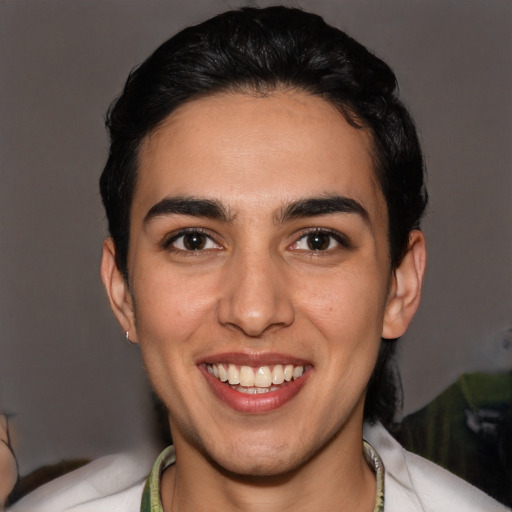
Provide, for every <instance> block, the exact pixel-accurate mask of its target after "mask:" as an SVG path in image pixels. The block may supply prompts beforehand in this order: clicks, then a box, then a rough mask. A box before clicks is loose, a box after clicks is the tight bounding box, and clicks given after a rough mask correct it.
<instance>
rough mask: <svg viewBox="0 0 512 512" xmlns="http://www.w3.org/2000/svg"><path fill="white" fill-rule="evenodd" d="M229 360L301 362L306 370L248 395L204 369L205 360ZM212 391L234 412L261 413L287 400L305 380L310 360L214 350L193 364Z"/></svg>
mask: <svg viewBox="0 0 512 512" xmlns="http://www.w3.org/2000/svg"><path fill="white" fill-rule="evenodd" d="M221 362H222V363H232V364H237V365H246V366H252V367H259V366H273V365H276V364H293V365H296V366H305V367H306V371H305V372H304V375H302V377H300V378H299V379H296V380H292V381H290V382H286V383H284V384H282V385H281V387H279V389H276V390H274V391H269V392H267V393H261V394H255V395H249V394H246V393H240V392H239V391H235V390H234V389H232V388H231V387H230V386H229V385H226V384H225V383H223V382H221V381H220V380H219V379H217V378H215V377H214V376H213V375H211V374H210V373H208V371H207V369H206V365H207V364H215V363H221ZM197 367H198V369H199V371H200V372H201V373H202V375H203V376H204V378H205V379H206V381H207V383H208V384H209V386H210V389H211V390H212V392H213V394H214V395H215V396H216V397H217V398H218V399H219V400H220V401H221V402H223V403H224V404H226V405H227V406H228V407H230V408H232V409H234V410H235V411H238V412H243V413H247V414H264V413H269V412H271V411H274V410H276V409H279V408H280V407H282V406H284V405H285V404H287V403H288V402H289V401H291V400H292V399H293V398H294V397H295V396H296V395H297V394H298V393H299V391H300V390H301V389H302V387H303V386H304V384H306V382H307V380H308V378H309V376H310V375H311V373H312V371H311V370H312V366H311V363H309V362H307V361H304V360H303V359H298V358H296V357H291V356H288V355H284V354H275V353H272V354H243V353H231V352H230V353H224V354H215V355H212V356H209V357H205V358H202V359H201V360H200V361H198V365H197Z"/></svg>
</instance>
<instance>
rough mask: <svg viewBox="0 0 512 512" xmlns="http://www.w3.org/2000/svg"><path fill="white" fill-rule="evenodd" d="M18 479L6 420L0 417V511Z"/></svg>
mask: <svg viewBox="0 0 512 512" xmlns="http://www.w3.org/2000/svg"><path fill="white" fill-rule="evenodd" d="M17 478H18V468H17V465H16V459H15V458H14V454H13V452H12V450H11V447H10V444H9V431H8V425H7V418H6V417H5V416H1V415H0V509H3V505H4V503H5V500H6V499H7V496H9V493H10V492H11V491H12V489H13V487H14V484H15V483H16V480H17Z"/></svg>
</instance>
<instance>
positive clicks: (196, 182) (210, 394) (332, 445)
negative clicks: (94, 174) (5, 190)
mask: <svg viewBox="0 0 512 512" xmlns="http://www.w3.org/2000/svg"><path fill="white" fill-rule="evenodd" d="M371 153H372V146H371V138H370V135H369V133H368V131H367V130H364V129H355V128H353V127H352V126H350V125H349V124H348V123H347V122H346V121H345V119H344V118H343V116H342V115H341V114H340V113H339V112H338V111H337V110H336V109H335V108H334V107H332V106H331V105H330V104H328V103H326V102H325V101H323V100H322V99H320V98H317V97H314V96H310V95H307V94H305V93H302V92H276V93H274V94H271V95H267V96H265V97H258V96H255V95H242V94H225V95H217V96H213V97H209V98H206V99H201V100H195V101H192V102H190V103H188V104H186V105H183V106H181V107H180V108H179V109H178V110H177V111H175V112H174V113H173V114H171V116H170V117H169V118H168V119H167V121H166V122H165V123H164V124H163V125H162V126H160V127H159V128H158V129H157V130H155V131H154V132H153V133H152V134H151V135H150V136H149V137H148V138H147V139H146V141H145V144H144V146H143V147H142V149H141V153H140V167H139V174H138V181H137V185H136V190H135V195H134V200H133V206H132V211H131V228H130V248H129V253H128V272H129V282H128V283H126V282H125V281H124V279H123V277H122V275H121V274H120V273H119V271H118V270H117V269H116V267H115V263H114V254H115V248H114V247H113V244H112V241H111V240H107V241H106V243H105V246H104V255H103V262H102V277H103V280H104V283H105V286H106V288H107V292H108V294H109V297H110V300H111V304H112V308H113V310H114V312H115V314H116V316H117V318H118V320H119V322H120V324H121V326H122V327H123V329H124V330H126V331H129V333H130V338H131V340H133V341H135V342H138V343H139V344H140V348H141V351H142V357H143V360H144V364H145V366H146V369H147V372H148V374H149V377H150V380H151V382H152V384H153V386H154V388H155V390H156V391H157V393H158V394H159V396H160V397H161V398H162V400H163V401H164V403H165V404H166V405H167V407H168V409H169V411H170V412H169V420H170V425H171V430H172V434H173V441H174V444H175V447H176V453H177V464H176V467H175V468H172V470H170V471H168V472H166V474H165V477H164V484H166V485H167V487H166V489H167V490H163V491H162V494H163V502H164V506H165V505H166V502H167V503H170V501H171V500H172V501H173V502H174V504H175V507H176V509H177V510H180V511H181V510H206V508H201V506H204V502H203V505H201V499H202V498H204V497H205V496H206V495H208V500H209V506H210V507H212V508H211V509H212V510H220V509H221V508H217V507H223V508H222V509H223V510H231V509H233V510H253V509H254V510H261V507H262V505H263V504H264V505H265V507H266V510H267V509H268V510H273V509H274V508H272V507H275V509H276V510H277V509H279V510H281V511H282V510H286V508H285V505H286V506H292V505H293V503H295V506H294V510H302V508H300V506H304V509H306V505H307V500H308V498H307V496H309V495H310V494H311V493H312V495H313V496H316V499H315V500H314V504H315V506H313V509H319V508H318V507H319V500H324V502H325V505H326V506H329V503H331V505H332V504H334V502H335V501H334V500H336V502H337V503H338V505H340V504H345V505H346V506H350V507H351V508H350V509H351V510H359V507H361V510H371V509H372V508H371V505H372V502H373V499H374V495H372V493H373V490H374V485H375V484H374V476H373V475H372V473H371V471H370V470H369V469H368V466H367V465H366V464H365V462H364V459H363V457H362V447H361V439H362V422H363V406H364V398H365V390H366V386H367V383H368V380H369V378H370V375H371V373H372V370H373V367H374V364H375V361H376V358H377V353H378V348H379V344H380V342H381V337H385V338H396V337H398V336H400V335H401V334H403V332H404V331H405V329H406V328H407V325H408V323H409V321H410V319H411V318H412V316H413V314H414V312H415V310H416V307H417V304H418V301H419V294H420V288H421V280H422V275H423V269H424V262H425V251H424V240H423V236H422V235H421V233H419V232H413V233H412V234H411V243H410V249H409V252H408V253H407V255H406V257H405V258H404V261H403V263H402V264H401V265H400V267H399V268H398V269H395V270H394V271H393V269H391V267H390V258H389V243H388V234H387V222H388V218H387V209H386V203H385V200H384V197H383V196H382V193H381V191H380V189H379V186H378V184H377V181H376V178H375V173H374V169H373V160H372V154H371ZM184 230H185V231H184ZM229 363H232V364H234V365H235V368H236V369H238V370H240V368H241V366H248V367H250V368H252V369H253V372H257V370H258V368H260V367H263V368H264V369H263V370H261V371H260V373H265V372H266V371H267V370H266V369H265V367H268V369H269V370H270V371H272V370H273V369H274V367H275V366H276V365H279V364H282V365H283V366H286V365H288V364H292V365H294V366H295V367H299V368H300V367H303V370H302V371H304V374H303V375H302V376H301V377H300V378H297V380H295V381H291V382H290V383H288V384H282V385H280V386H278V389H277V390H276V391H270V392H269V393H265V394H256V395H247V394H243V393H240V392H239V391H233V390H232V389H229V388H228V385H227V384H224V383H221V382H220V380H219V379H217V378H215V376H212V375H210V374H209V373H208V365H210V370H212V371H213V366H216V370H217V369H218V365H219V364H222V365H224V366H225V369H227V367H228V366H227V365H228V364H229ZM245 371H247V370H245ZM298 371H299V373H300V370H298ZM198 475H202V477H201V478H199V481H201V482H202V485H201V487H202V488H201V491H199V493H195V494H194V497H191V495H192V494H193V493H192V492H191V489H192V488H193V487H192V486H193V482H194V479H193V478H192V476H193V477H194V478H195V479H196V480H195V481H197V480H198ZM332 475H338V476H337V477H336V478H332ZM247 476H251V477H252V478H249V479H248V478H247ZM291 476H293V478H292V477H291ZM340 481H343V482H346V483H347V486H346V487H347V489H346V490H345V491H343V490H340V485H339V484H340ZM272 482H273V483H274V484H275V483H276V482H279V483H280V484H281V486H280V487H279V489H280V491H278V490H277V488H276V487H275V485H274V486H272V488H271V489H270V488H269V485H270V484H271V483H272ZM234 486H235V487H236V486H237V487H236V488H237V491H236V492H235V491H234V490H233V489H234ZM259 487H264V488H266V492H265V493H264V494H261V496H260V499H261V501H260V502H257V503H255V502H254V497H252V498H251V500H249V498H248V496H249V495H251V496H253V493H254V492H257V489H258V488H259ZM171 488H172V489H171ZM311 488H313V489H314V490H313V491H311ZM185 489H188V495H189V496H188V500H186V499H185V498H184V497H185V494H186V493H187V491H185ZM283 489H287V491H286V492H285V493H284V494H283V492H281V491H282V490H283ZM280 492H281V494H279V493H280ZM251 493H252V494H251ZM308 493H309V494H308ZM361 496H365V497H366V499H361ZM201 497H202V498H201ZM226 500H228V501H229V500H230V501H229V503H227V502H226ZM280 500H281V501H280ZM340 500H341V503H340ZM212 503H216V505H215V506H213V505H212ZM229 504H231V508H229ZM298 504H300V506H299V505H298ZM177 505H179V506H177ZM235 505H236V506H235ZM310 505H311V504H309V506H310ZM237 507H238V508H237ZM251 507H254V508H251ZM369 507H370V508H369ZM310 509H311V508H310ZM173 510H174V509H173ZM208 510H210V508H208Z"/></svg>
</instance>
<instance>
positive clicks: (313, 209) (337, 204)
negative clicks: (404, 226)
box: [144, 195, 370, 224]
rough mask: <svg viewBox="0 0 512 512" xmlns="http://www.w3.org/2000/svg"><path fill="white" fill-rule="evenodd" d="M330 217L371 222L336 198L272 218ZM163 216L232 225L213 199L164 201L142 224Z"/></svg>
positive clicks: (304, 202)
mask: <svg viewBox="0 0 512 512" xmlns="http://www.w3.org/2000/svg"><path fill="white" fill-rule="evenodd" d="M333 213H350V214H356V215H359V216H360V217H361V218H362V219H363V220H364V221H365V222H366V223H368V224H369V222H370V216H369V214H368V211H367V210H366V209H365V208H364V206H363V205H362V204H361V203H360V202H359V201H357V200H355V199H352V198H350V197H344V196H338V195H334V196H325V197H313V198H307V199H299V200H298V201H294V202H292V203H290V204H288V205H287V206H285V207H284V208H282V209H281V210H279V212H278V213H277V215H276V216H275V218H276V222H277V223H279V224H282V223H284V222H286V221H289V220H294V219H300V218H306V217H320V216H322V215H329V214H333ZM166 215H190V216H192V217H204V218H208V219H213V220H220V221H223V222H232V221H233V216H232V215H230V214H229V213H228V211H227V209H226V207H225V206H224V205H223V204H222V203H221V202H220V201H217V200H216V199H203V198H197V197H187V196H177V197H165V198H164V199H162V200H161V201H159V202H158V203H156V204H155V205H153V206H152V207H151V208H150V210H149V211H148V213H147V214H146V216H145V217H144V224H148V223H149V222H150V221H151V220H152V219H154V218H156V217H163V216H166Z"/></svg>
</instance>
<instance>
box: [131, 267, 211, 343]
mask: <svg viewBox="0 0 512 512" xmlns="http://www.w3.org/2000/svg"><path fill="white" fill-rule="evenodd" d="M139 282H140V283H141V286H140V287H138V286H137V281H135V283H134V289H135V319H136V325H137V334H138V336H139V339H140V341H141V342H142V343H143V344H163V346H164V347H165V346H168V345H169V344H170V343H171V342H172V345H173V346H177V345H179V344H180V343H182V342H184V341H186V340H187V339H188V338H189V337H190V336H192V334H194V333H195V332H196V331H197V330H198V329H201V327H202V326H203V325H204V324H205V323H207V322H208V321H209V320H211V318H210V317H211V316H212V315H213V314H214V311H215V306H214V305H215V296H216V293H215V285H214V283H212V282H211V280H210V281H209V280H208V279H204V278H191V277H190V276H186V277H183V276H179V275H176V274H174V275H169V276H166V275H165V274H164V273H162V272H159V271H155V272H154V273H151V274H149V275H148V274H147V273H146V275H144V276H143V278H142V279H140V280H139ZM139 291H140V293H138V292H139Z"/></svg>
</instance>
